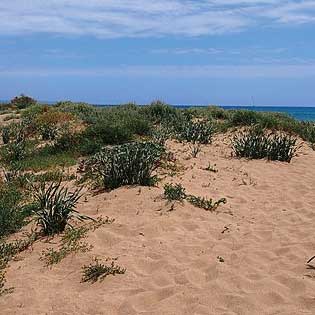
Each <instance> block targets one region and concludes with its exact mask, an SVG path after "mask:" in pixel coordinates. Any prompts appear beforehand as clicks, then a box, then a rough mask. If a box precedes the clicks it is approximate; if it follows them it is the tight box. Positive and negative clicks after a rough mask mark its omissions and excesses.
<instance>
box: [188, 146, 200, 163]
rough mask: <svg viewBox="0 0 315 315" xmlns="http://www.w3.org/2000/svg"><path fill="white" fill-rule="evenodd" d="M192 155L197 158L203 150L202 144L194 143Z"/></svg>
mask: <svg viewBox="0 0 315 315" xmlns="http://www.w3.org/2000/svg"><path fill="white" fill-rule="evenodd" d="M190 149H191V156H192V157H193V158H194V159H195V158H196V157H197V156H198V154H199V153H200V152H201V146H200V144H194V145H193V146H192V147H191V148H190Z"/></svg>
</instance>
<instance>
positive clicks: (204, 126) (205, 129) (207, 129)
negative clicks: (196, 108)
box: [177, 120, 214, 144]
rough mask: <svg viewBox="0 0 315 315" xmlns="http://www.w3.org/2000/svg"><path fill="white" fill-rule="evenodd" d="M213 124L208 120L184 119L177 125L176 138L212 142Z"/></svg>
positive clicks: (202, 142)
mask: <svg viewBox="0 0 315 315" xmlns="http://www.w3.org/2000/svg"><path fill="white" fill-rule="evenodd" d="M213 134H214V126H213V124H212V123H211V122H208V121H198V122H193V121H191V120H188V121H185V120H184V122H183V123H182V125H181V126H180V127H179V130H178V135H177V138H178V139H179V140H180V141H187V142H192V143H201V144H208V143H211V142H212V137H213Z"/></svg>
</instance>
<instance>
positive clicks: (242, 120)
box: [230, 110, 259, 126]
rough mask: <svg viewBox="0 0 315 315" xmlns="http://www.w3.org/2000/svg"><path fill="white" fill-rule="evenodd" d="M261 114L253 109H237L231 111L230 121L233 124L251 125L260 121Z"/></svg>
mask: <svg viewBox="0 0 315 315" xmlns="http://www.w3.org/2000/svg"><path fill="white" fill-rule="evenodd" d="M258 116H259V114H258V113H257V112H254V111H251V110H235V111H233V112H232V113H231V116H230V123H231V124H232V126H250V125H255V124H257V122H258Z"/></svg>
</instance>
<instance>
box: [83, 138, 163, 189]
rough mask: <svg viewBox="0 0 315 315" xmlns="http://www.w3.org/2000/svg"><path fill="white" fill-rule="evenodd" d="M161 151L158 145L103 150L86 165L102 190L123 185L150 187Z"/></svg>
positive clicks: (123, 145)
mask: <svg viewBox="0 0 315 315" xmlns="http://www.w3.org/2000/svg"><path fill="white" fill-rule="evenodd" d="M163 151H164V148H163V147H161V146H160V145H158V144H155V143H150V142H145V143H137V142H133V143H127V144H122V145H117V146H114V147H105V148H103V149H102V151H101V152H99V153H97V154H96V155H95V156H93V157H92V158H91V159H90V160H89V161H88V164H89V165H90V170H91V173H92V176H93V177H94V178H96V179H97V180H98V181H99V183H100V185H101V186H102V187H104V188H108V189H114V188H117V187H120V186H124V185H136V184H139V185H151V184H152V182H153V181H154V178H153V177H152V172H153V170H154V169H155V168H156V167H157V166H158V163H159V161H160V158H161V155H162V153H163Z"/></svg>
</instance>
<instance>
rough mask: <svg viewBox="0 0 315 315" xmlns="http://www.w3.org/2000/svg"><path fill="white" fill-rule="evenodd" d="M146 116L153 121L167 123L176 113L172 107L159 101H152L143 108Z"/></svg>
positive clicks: (174, 117)
mask: <svg viewBox="0 0 315 315" xmlns="http://www.w3.org/2000/svg"><path fill="white" fill-rule="evenodd" d="M143 110H144V112H145V114H146V115H147V117H148V118H149V119H150V120H151V121H152V122H153V123H157V124H159V123H167V122H172V121H174V120H176V118H177V116H178V114H177V111H176V109H175V108H174V107H172V106H170V105H167V104H165V103H163V102H161V101H154V102H152V103H151V104H150V105H149V106H145V107H144V108H143Z"/></svg>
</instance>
